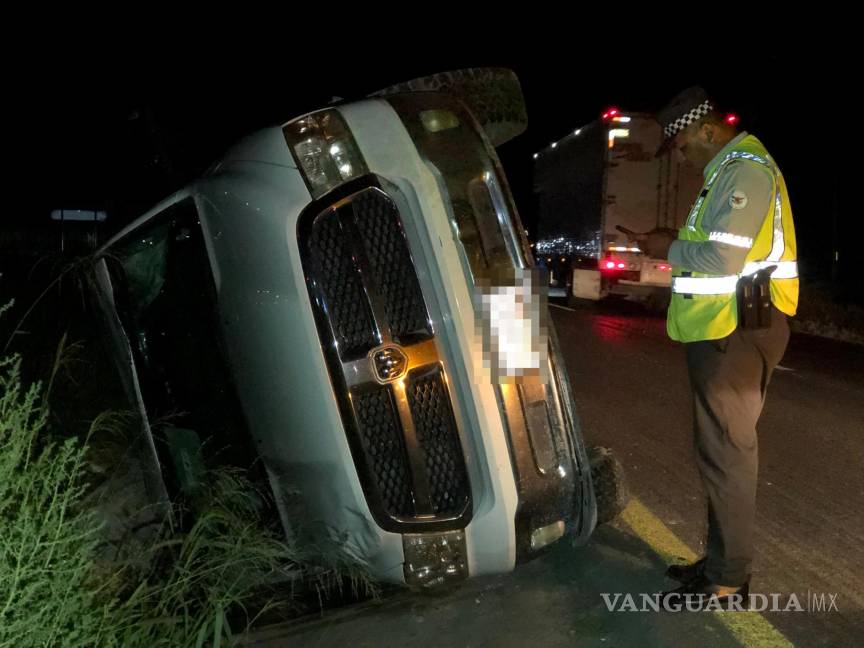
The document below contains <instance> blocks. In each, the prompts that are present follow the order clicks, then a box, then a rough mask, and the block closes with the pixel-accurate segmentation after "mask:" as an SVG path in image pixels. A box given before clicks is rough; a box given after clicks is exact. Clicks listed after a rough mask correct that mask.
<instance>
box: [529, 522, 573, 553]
mask: <svg viewBox="0 0 864 648" xmlns="http://www.w3.org/2000/svg"><path fill="white" fill-rule="evenodd" d="M564 528H565V527H564V522H562V521H561V520H559V521H558V522H554V523H553V524H549V525H547V526H544V527H540V528H539V529H535V530H534V532H533V533H532V534H531V549H532V550H533V551H537V550H538V549H542V548H543V547H546V546H548V545H550V544H552V543H553V542H556V541H557V540H560V539H561V537H563V535H564Z"/></svg>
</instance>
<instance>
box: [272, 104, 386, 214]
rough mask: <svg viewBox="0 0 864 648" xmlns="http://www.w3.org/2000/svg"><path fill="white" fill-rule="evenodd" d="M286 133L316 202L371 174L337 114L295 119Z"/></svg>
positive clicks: (334, 112)
mask: <svg viewBox="0 0 864 648" xmlns="http://www.w3.org/2000/svg"><path fill="white" fill-rule="evenodd" d="M282 132H283V133H284V135H285V141H286V142H288V147H289V148H290V149H291V153H292V155H293V156H294V159H295V160H296V161H297V166H298V168H299V169H300V170H301V171H302V172H303V177H304V178H305V179H306V184H307V185H308V187H309V192H310V193H311V194H312V197H313V198H320V197H321V196H323V195H324V194H325V193H327V192H328V191H330V190H331V189H333V188H334V187H337V186H339V185H340V184H342V183H343V182H347V181H348V180H351V179H352V178H357V177H360V176H362V175H364V174H366V173H368V172H369V169H368V167H367V166H366V161H365V160H364V159H363V155H362V154H361V153H360V149H359V148H358V147H357V143H356V142H355V141H354V137H353V136H352V135H351V131H350V130H349V129H348V126H347V125H346V124H345V121H344V120H343V119H342V116H341V115H340V114H339V113H338V112H337V111H336V110H322V111H320V112H316V113H312V114H310V115H305V116H303V117H300V118H298V119H295V120H294V121H292V122H289V123H288V124H286V125H285V126H284V127H283V128H282Z"/></svg>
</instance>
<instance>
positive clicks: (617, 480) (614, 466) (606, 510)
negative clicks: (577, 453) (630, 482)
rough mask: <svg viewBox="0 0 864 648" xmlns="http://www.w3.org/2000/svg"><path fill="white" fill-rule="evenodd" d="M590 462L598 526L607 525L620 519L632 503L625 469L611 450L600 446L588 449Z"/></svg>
mask: <svg viewBox="0 0 864 648" xmlns="http://www.w3.org/2000/svg"><path fill="white" fill-rule="evenodd" d="M588 461H589V463H590V465H591V480H592V481H593V482H594V497H595V498H596V499H597V524H598V525H600V524H606V523H607V522H611V521H612V520H614V519H615V518H616V517H618V514H619V513H621V511H623V510H624V508H625V507H626V506H627V503H628V502H629V501H630V492H629V490H628V489H627V483H626V481H625V479H624V467H623V466H622V465H621V462H619V461H618V460H617V459H616V458H615V455H614V454H612V451H611V450H609V448H602V447H600V446H594V447H592V448H589V449H588Z"/></svg>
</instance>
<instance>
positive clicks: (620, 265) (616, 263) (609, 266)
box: [600, 258, 627, 270]
mask: <svg viewBox="0 0 864 648" xmlns="http://www.w3.org/2000/svg"><path fill="white" fill-rule="evenodd" d="M626 267H627V264H626V263H624V262H623V261H620V260H619V259H612V258H608V259H603V260H602V261H600V269H601V270H623V269H624V268H626Z"/></svg>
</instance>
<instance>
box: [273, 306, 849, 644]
mask: <svg viewBox="0 0 864 648" xmlns="http://www.w3.org/2000/svg"><path fill="white" fill-rule="evenodd" d="M553 318H554V321H555V324H556V326H557V329H558V334H559V337H560V340H561V345H562V350H563V352H564V354H565V357H566V360H567V363H568V369H569V371H570V373H571V378H572V384H573V386H574V391H575V395H576V399H577V402H578V405H579V414H580V418H581V423H582V427H583V433H584V435H585V437H586V440H587V441H588V443H589V444H590V445H603V446H608V447H610V448H612V449H613V450H614V451H615V453H616V455H617V456H618V457H619V458H620V460H621V461H622V463H623V464H624V466H625V470H626V472H627V477H628V481H629V485H630V488H631V491H632V493H633V496H634V500H633V502H631V505H630V507H628V509H627V510H626V511H625V512H624V514H623V515H622V516H621V517H620V518H619V519H618V520H616V522H615V523H613V524H612V525H607V526H605V527H601V528H600V529H598V530H597V531H596V532H595V534H594V536H593V538H592V540H591V542H590V543H589V544H588V545H587V546H584V547H577V548H573V547H570V546H568V545H560V546H558V547H556V548H555V550H554V551H552V552H551V553H550V554H548V555H546V556H544V557H542V558H540V559H538V560H535V561H534V562H532V563H529V564H527V565H524V566H522V567H520V568H518V569H517V570H516V571H515V572H514V573H513V574H510V575H506V576H500V577H495V578H488V579H477V580H474V581H471V582H469V583H466V584H464V585H463V586H462V587H460V588H458V589H456V590H454V591H451V592H446V593H442V594H438V595H435V596H431V595H426V596H419V595H414V594H409V593H404V594H400V595H398V596H395V597H391V598H388V599H387V600H384V601H381V602H378V603H370V604H364V605H361V606H357V607H354V608H351V609H342V610H337V611H334V612H329V613H326V614H325V615H324V616H323V617H321V618H319V619H314V620H310V621H306V622H302V623H299V624H294V625H292V626H290V627H284V628H274V629H272V630H271V631H269V632H264V633H262V634H260V635H258V636H257V637H256V639H257V640H258V643H259V645H268V646H289V645H303V646H346V645H351V646H403V645H409V644H410V645H414V646H451V645H452V646H525V645H529V646H538V647H539V646H576V645H578V646H583V645H584V646H634V645H639V646H671V645H674V646H679V645H683V646H742V645H746V646H789V645H796V646H857V645H861V642H862V637H864V585H862V578H864V569H862V568H864V521H862V514H864V506H862V503H864V471H862V469H861V466H862V463H864V462H862V459H864V348H862V347H855V346H852V345H847V344H842V343H836V342H831V341H827V340H821V339H818V338H812V337H809V336H799V335H793V337H792V340H791V342H790V345H789V349H788V351H787V353H786V356H785V358H784V359H783V362H782V365H781V367H780V368H779V369H778V371H777V372H776V373H775V375H774V378H773V380H772V383H771V386H770V388H769V394H768V400H767V404H766V407H765V410H764V413H763V416H762V419H761V421H760V426H759V451H760V463H761V470H760V480H759V494H758V514H757V515H758V528H757V535H756V546H757V555H756V561H755V565H754V577H753V582H752V589H751V591H753V592H758V593H763V594H766V595H771V594H777V595H779V599H778V600H779V601H780V602H781V605H786V604H788V602H789V597H790V595H791V594H795V595H796V596H797V597H798V600H799V601H800V602H801V604H802V606H804V607H812V606H811V605H810V604H808V603H807V601H812V600H813V599H812V594H816V595H817V596H818V595H821V594H825V598H824V601H825V602H826V603H828V604H827V605H826V608H829V609H828V610H825V611H815V610H813V609H811V610H809V611H808V610H806V609H805V610H804V611H792V610H791V608H790V611H786V612H764V613H762V614H758V613H756V612H748V613H723V614H716V613H699V614H694V613H690V614H677V615H676V614H669V613H657V612H610V611H608V609H607V606H606V604H605V602H604V601H603V599H602V597H601V594H602V593H615V592H619V593H632V594H633V595H634V596H637V595H638V594H639V593H651V592H656V591H660V590H662V589H664V588H668V586H669V585H670V583H669V582H668V581H664V579H663V570H664V568H665V566H666V564H667V563H668V562H669V561H670V560H672V559H675V558H686V559H692V558H693V557H695V556H697V555H701V553H702V546H703V545H702V539H703V534H704V530H705V515H706V514H705V504H704V495H703V493H702V490H701V485H700V481H699V477H698V475H697V473H696V468H695V464H694V451H693V446H692V432H691V422H690V421H691V419H690V416H691V414H690V401H689V398H690V396H689V390H688V384H687V375H686V368H685V365H684V358H683V349H682V348H681V346H680V345H677V344H674V343H672V342H670V341H669V340H668V339H667V337H666V335H665V328H664V321H663V320H662V319H661V318H657V317H651V316H649V315H647V314H646V313H645V312H644V311H643V310H641V308H640V307H638V306H636V305H632V304H628V303H621V304H611V305H604V306H597V305H591V306H586V307H581V308H577V309H575V310H569V309H565V308H562V307H561V306H554V307H553ZM832 596H833V598H832ZM829 602H833V604H832V603H829Z"/></svg>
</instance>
